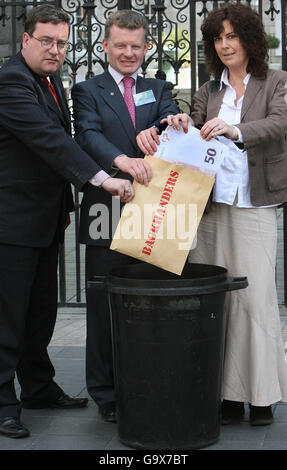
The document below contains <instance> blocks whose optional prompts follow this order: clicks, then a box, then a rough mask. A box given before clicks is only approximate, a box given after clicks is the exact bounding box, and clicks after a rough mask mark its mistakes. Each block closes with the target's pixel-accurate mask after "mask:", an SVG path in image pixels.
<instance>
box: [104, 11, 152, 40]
mask: <svg viewBox="0 0 287 470" xmlns="http://www.w3.org/2000/svg"><path fill="white" fill-rule="evenodd" d="M113 25H116V26H118V27H119V28H126V29H131V30H132V29H139V28H143V29H144V33H145V41H147V37H148V33H149V30H148V22H147V19H146V17H145V16H144V15H142V13H139V12H137V11H132V10H118V11H116V12H114V13H112V14H111V15H110V16H109V17H108V19H107V22H106V26H105V39H106V40H107V41H108V39H109V37H110V30H111V27H112V26H113Z"/></svg>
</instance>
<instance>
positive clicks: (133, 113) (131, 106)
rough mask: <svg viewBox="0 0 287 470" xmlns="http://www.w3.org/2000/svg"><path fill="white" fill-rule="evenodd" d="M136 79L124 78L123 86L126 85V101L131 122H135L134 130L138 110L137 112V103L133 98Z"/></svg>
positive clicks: (134, 123)
mask: <svg viewBox="0 0 287 470" xmlns="http://www.w3.org/2000/svg"><path fill="white" fill-rule="evenodd" d="M134 83H135V79H134V78H133V77H124V78H123V84H124V88H125V91H124V100H125V103H126V105H127V108H128V110H129V113H130V116H131V120H132V122H133V125H134V128H135V127H136V110H135V102H134V97H133V92H132V88H133V86H134Z"/></svg>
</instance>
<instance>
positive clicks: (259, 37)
mask: <svg viewBox="0 0 287 470" xmlns="http://www.w3.org/2000/svg"><path fill="white" fill-rule="evenodd" d="M225 20H227V21H229V22H230V24H231V25H232V27H233V29H234V32H235V33H236V34H238V36H239V39H240V42H241V44H242V46H243V48H244V49H245V51H246V54H247V56H248V65H247V72H248V73H251V75H253V76H254V77H256V78H265V77H266V74H267V70H268V65H267V58H268V44H267V40H266V34H265V31H264V26H263V23H262V20H261V18H260V16H259V15H258V13H257V12H256V11H254V10H252V9H251V8H250V7H249V6H247V5H243V4H239V3H238V4H227V5H224V6H223V7H221V8H215V9H214V10H213V11H212V12H211V13H210V14H209V15H208V16H207V18H206V20H205V21H204V22H203V24H202V26H201V31H202V36H203V43H204V51H205V58H206V66H207V70H208V72H209V73H211V74H213V75H214V77H215V78H216V79H219V78H220V77H221V73H222V71H223V69H224V68H225V65H224V64H223V63H222V62H221V60H220V59H219V57H218V55H217V53H216V50H215V47H214V38H215V37H217V36H219V34H220V33H221V31H222V22H223V21H225Z"/></svg>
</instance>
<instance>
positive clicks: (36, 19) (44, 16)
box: [24, 5, 70, 36]
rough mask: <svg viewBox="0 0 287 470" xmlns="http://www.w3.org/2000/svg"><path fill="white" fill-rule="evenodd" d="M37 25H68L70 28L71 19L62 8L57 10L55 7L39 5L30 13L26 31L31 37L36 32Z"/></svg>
mask: <svg viewBox="0 0 287 470" xmlns="http://www.w3.org/2000/svg"><path fill="white" fill-rule="evenodd" d="M36 23H53V24H58V23H67V25H68V26H70V17H69V15H68V14H67V13H66V12H65V11H64V10H62V8H57V7H54V6H53V5H39V6H37V7H34V8H32V9H31V10H30V11H29V13H28V15H27V18H26V21H25V29H24V31H25V32H26V33H28V34H29V35H30V36H31V34H33V32H34V30H35V27H36Z"/></svg>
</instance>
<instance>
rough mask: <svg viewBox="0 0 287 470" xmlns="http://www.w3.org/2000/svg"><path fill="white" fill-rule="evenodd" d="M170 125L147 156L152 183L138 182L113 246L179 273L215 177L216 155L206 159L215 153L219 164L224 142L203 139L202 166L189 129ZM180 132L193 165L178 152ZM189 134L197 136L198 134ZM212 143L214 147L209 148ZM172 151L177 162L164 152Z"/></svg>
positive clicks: (115, 235) (117, 249)
mask: <svg viewBox="0 0 287 470" xmlns="http://www.w3.org/2000/svg"><path fill="white" fill-rule="evenodd" d="M168 131H169V132H168ZM168 131H167V132H165V133H163V134H162V135H161V144H160V145H159V147H158V151H157V154H156V156H150V155H147V156H145V159H146V160H147V161H148V162H149V164H150V166H151V169H152V175H153V176H152V180H151V182H150V183H149V185H148V186H143V185H141V184H139V183H137V182H134V183H133V186H134V190H135V196H134V198H133V199H132V201H130V202H128V203H127V204H125V206H124V209H123V211H122V215H121V218H120V221H119V224H118V226H117V229H116V231H115V234H114V237H113V241H112V243H111V246H110V248H111V249H112V250H115V251H119V252H120V253H123V254H126V255H129V256H132V257H134V258H137V259H139V260H141V261H145V262H147V263H151V264H153V265H155V266H158V267H159V268H162V269H165V270H167V271H170V272H172V273H175V274H178V275H180V274H181V272H182V270H183V267H184V264H185V261H186V258H187V256H188V253H189V250H190V248H191V245H192V242H193V240H194V239H195V236H196V231H197V227H198V225H199V222H200V219H201V217H202V214H203V211H204V208H205V206H206V203H207V200H208V197H209V194H210V192H211V189H212V186H213V184H214V181H215V180H214V174H215V171H214V170H213V167H212V165H213V164H212V163H211V161H212V160H211V159H210V160H209V167H210V170H208V168H207V167H206V165H205V163H206V162H204V159H205V157H207V158H206V160H207V159H208V158H210V157H211V156H212V155H213V157H212V158H213V160H214V163H215V162H216V164H217V165H218V160H219V159H221V158H222V155H221V153H222V147H220V144H218V142H216V144H215V142H211V141H210V142H209V143H207V142H205V141H203V142H204V145H203V146H202V148H201V154H202V161H203V162H204V164H203V165H202V168H201V166H200V161H199V160H200V158H199V155H198V154H197V158H196V159H195V160H196V164H195V162H192V148H193V146H192V143H188V138H187V137H186V136H188V134H184V133H183V132H182V133H181V134H180V135H179V132H178V131H174V130H173V129H172V128H168ZM196 131H197V130H196ZM197 132H198V131H197ZM174 134H175V137H174ZM173 137H174V138H173ZM178 137H179V140H180V141H182V139H185V140H186V144H185V152H184V154H185V155H186V153H188V150H187V149H188V148H190V154H191V155H190V157H189V162H190V166H189V165H188V164H187V163H186V161H184V162H182V158H181V157H180V154H178V155H176V148H177V144H176V140H178ZM189 138H190V139H191V141H192V140H193V138H194V137H193V136H192V135H189ZM201 140H202V139H201ZM171 141H172V142H173V141H174V145H173V146H172V145H171V144H170V142H171ZM206 144H208V145H207V146H206ZM186 145H187V146H186ZM218 145H219V146H218ZM208 149H212V151H209V152H208V153H207V150H208ZM171 153H173V154H174V160H176V163H175V162H172V161H166V160H163V158H164V157H165V154H166V155H167V158H168V159H169V160H170V159H171V158H170V155H171ZM215 155H216V156H217V159H215ZM210 175H213V176H210Z"/></svg>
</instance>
